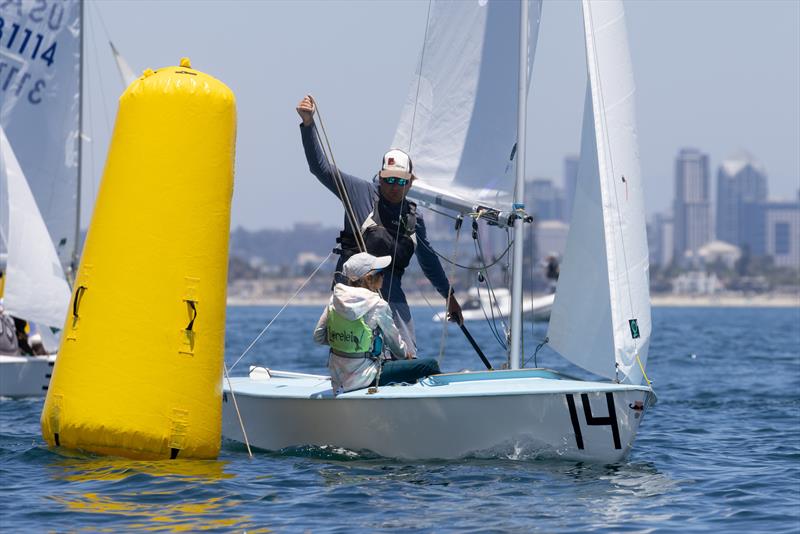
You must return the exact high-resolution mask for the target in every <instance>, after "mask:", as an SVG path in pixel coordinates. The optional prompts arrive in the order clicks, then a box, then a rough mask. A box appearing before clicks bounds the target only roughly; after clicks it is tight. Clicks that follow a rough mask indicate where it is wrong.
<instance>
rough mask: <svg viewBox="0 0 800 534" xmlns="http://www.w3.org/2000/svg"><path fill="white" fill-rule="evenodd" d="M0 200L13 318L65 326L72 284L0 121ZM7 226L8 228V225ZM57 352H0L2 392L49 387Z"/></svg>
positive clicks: (30, 392)
mask: <svg viewBox="0 0 800 534" xmlns="http://www.w3.org/2000/svg"><path fill="white" fill-rule="evenodd" d="M0 191H2V192H3V195H2V197H1V198H0V202H2V203H3V205H4V209H6V206H7V209H8V212H7V213H8V221H7V225H6V224H4V223H0V226H3V229H2V230H0V234H3V237H4V239H3V241H4V242H6V243H7V252H6V278H7V281H6V283H5V286H4V298H3V305H4V307H5V309H6V311H7V312H8V313H10V314H11V315H14V316H15V317H24V318H25V319H26V320H28V321H29V322H34V323H36V324H37V325H39V326H40V327H41V326H44V327H54V328H61V327H62V326H63V323H64V317H65V316H66V313H67V306H68V305H69V298H70V289H69V286H68V285H67V280H66V278H65V277H64V271H63V269H62V268H61V263H60V261H59V258H58V254H57V252H56V249H55V247H54V246H53V242H52V241H51V240H50V234H48V233H47V227H46V226H45V223H44V220H43V218H42V215H41V213H40V212H39V208H38V207H37V205H36V201H35V200H34V198H33V193H31V190H30V188H29V187H28V182H27V180H26V179H25V175H24V174H23V172H22V168H21V167H20V165H19V162H18V161H17V158H16V155H15V154H14V151H13V150H12V148H11V144H10V142H9V140H8V137H6V134H5V131H4V130H3V128H2V127H1V126H0ZM6 229H7V230H6ZM55 358H56V357H55V355H46V356H24V355H23V356H16V355H0V396H3V397H30V396H39V395H43V394H44V393H46V392H47V384H48V383H49V382H50V375H51V374H52V369H53V365H54V364H55Z"/></svg>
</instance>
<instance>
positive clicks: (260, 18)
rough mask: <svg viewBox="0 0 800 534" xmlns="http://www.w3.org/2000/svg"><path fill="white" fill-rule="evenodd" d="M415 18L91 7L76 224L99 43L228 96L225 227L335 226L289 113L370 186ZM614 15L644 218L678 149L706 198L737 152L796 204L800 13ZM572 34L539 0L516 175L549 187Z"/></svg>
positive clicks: (101, 121) (398, 98)
mask: <svg viewBox="0 0 800 534" xmlns="http://www.w3.org/2000/svg"><path fill="white" fill-rule="evenodd" d="M427 5H428V4H427V1H413V0H412V1H400V2H398V1H391V2H390V1H347V2H344V1H338V2H335V1H326V2H316V1H315V2H312V1H294V2H277V1H273V2H267V1H255V0H252V1H228V2H216V1H210V0H206V1H164V0H162V1H157V2H151V1H141V0H136V1H127V0H105V1H91V2H89V5H88V6H87V21H86V30H87V40H86V47H87V50H88V56H89V57H88V58H87V65H86V83H87V84H88V87H89V91H88V94H87V98H86V101H85V102H86V103H85V109H86V120H87V124H88V133H87V135H88V136H89V137H91V143H87V145H86V146H85V151H86V153H87V156H89V157H88V158H87V162H86V164H85V167H84V169H85V174H84V176H85V178H84V183H85V184H86V187H85V191H86V193H85V195H84V206H85V207H86V208H85V209H84V213H83V216H84V217H83V220H84V223H83V224H84V226H85V225H87V224H88V220H89V217H90V209H91V205H92V204H93V200H94V190H96V187H97V185H98V183H99V179H100V175H101V173H102V167H103V164H104V162H105V155H106V150H107V144H108V140H109V137H110V133H109V132H110V127H111V125H112V124H113V120H114V118H113V117H114V113H115V111H116V99H117V97H118V96H119V94H120V93H121V90H122V85H121V82H120V80H119V76H118V74H117V72H116V67H115V66H114V64H113V60H112V59H111V56H110V53H109V47H108V44H107V39H108V38H109V37H110V38H111V39H112V40H113V41H114V43H115V45H116V46H117V48H118V49H119V50H120V52H121V53H122V54H123V56H125V58H126V59H127V60H128V62H129V63H130V64H131V66H132V67H133V69H134V71H136V72H140V71H141V70H143V69H144V68H146V67H152V68H158V67H162V66H166V65H175V64H177V62H178V61H179V59H180V58H181V57H182V56H189V57H190V58H191V59H192V65H193V67H195V68H197V69H199V70H202V71H205V72H207V73H209V74H211V75H213V76H215V77H217V78H219V79H220V80H222V81H224V82H225V83H226V84H228V85H229V86H230V87H231V89H233V91H234V92H235V93H236V97H237V105H238V121H239V122H238V138H237V148H236V179H235V192H234V199H233V213H232V227H236V226H239V225H241V226H244V227H246V228H248V229H257V228H263V227H289V226H291V225H292V224H293V223H295V222H299V221H320V222H323V223H325V224H332V225H338V224H340V222H341V219H342V210H341V205H340V204H339V202H338V201H337V200H336V199H335V198H334V197H333V196H332V195H331V194H330V193H329V192H328V191H327V190H325V189H323V188H322V187H321V186H320V185H319V184H318V183H317V182H316V180H315V179H314V178H313V177H312V176H311V175H310V174H309V172H308V168H307V166H306V163H305V158H304V156H303V151H302V147H301V144H300V133H299V131H298V127H297V125H298V123H299V118H298V116H297V114H296V113H295V111H294V107H295V105H296V103H297V101H298V100H299V99H300V98H301V97H302V96H303V95H304V94H305V93H307V92H310V93H312V94H314V95H315V96H316V98H317V99H318V101H319V103H320V109H321V112H322V114H323V118H324V119H325V122H326V126H327V128H328V133H329V135H330V136H331V140H332V143H333V146H334V154H335V157H336V160H337V162H338V163H339V165H340V167H341V168H342V169H343V170H345V171H347V172H350V173H353V174H356V175H360V176H363V177H370V176H372V174H373V173H374V172H375V171H376V170H377V167H378V166H379V163H380V158H381V156H382V155H383V152H384V151H385V150H386V149H387V148H389V146H388V145H389V143H390V142H391V140H392V137H393V135H394V130H395V127H396V125H397V121H398V119H399V116H400V111H401V107H402V104H403V102H404V99H405V96H406V93H407V90H408V86H409V83H410V80H411V76H412V75H413V72H414V69H415V66H416V62H417V60H418V54H419V49H420V46H421V43H422V38H423V33H424V29H425V17H426V12H427ZM625 8H626V14H627V25H628V32H629V38H630V46H631V53H632V56H633V67H634V77H635V80H636V85H637V101H636V102H637V112H638V125H639V140H640V153H641V161H642V170H643V173H644V178H645V180H646V182H645V198H646V203H647V209H648V212H649V213H651V214H652V213H654V212H656V211H662V210H664V209H666V208H667V207H668V206H669V205H670V203H671V202H672V198H673V172H674V171H673V167H674V163H673V161H674V157H675V155H676V154H677V152H678V150H679V149H680V148H681V147H687V146H691V147H697V148H699V149H701V150H703V151H705V152H707V153H708V154H709V155H710V157H711V163H712V191H714V190H715V189H716V168H717V166H718V165H719V163H720V162H721V161H722V160H723V159H724V158H725V157H727V156H728V155H730V154H732V153H733V152H735V151H736V150H737V149H740V148H744V149H747V150H748V151H749V152H751V153H752V154H753V155H754V156H755V157H756V158H757V159H758V160H760V161H761V162H762V163H763V164H764V166H765V167H766V170H767V173H768V175H769V186H770V196H771V197H773V198H779V197H794V196H795V195H796V194H797V189H798V187H800V148H798V147H800V2H799V1H797V0H784V1H743V0H742V1H724V0H715V1H661V0H633V1H627V2H626V3H625ZM580 24H581V22H580V5H579V3H578V2H577V1H572V0H546V1H545V3H544V8H543V12H542V25H541V29H540V35H539V44H538V47H537V55H536V60H535V64H534V72H533V81H532V87H531V93H530V104H529V114H528V159H527V175H528V176H530V177H534V176H536V177H551V178H554V179H556V180H557V181H558V182H559V183H560V182H561V175H562V165H563V158H564V155H565V154H567V153H575V152H577V150H578V146H579V139H580V125H581V114H582V111H583V97H584V91H585V83H586V74H585V59H584V47H583V36H582V31H581V26H580ZM104 26H105V28H104ZM106 29H107V31H108V34H109V35H108V36H107V35H106ZM412 157H413V154H412Z"/></svg>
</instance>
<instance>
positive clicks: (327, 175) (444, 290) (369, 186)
mask: <svg viewBox="0 0 800 534" xmlns="http://www.w3.org/2000/svg"><path fill="white" fill-rule="evenodd" d="M315 129H316V126H314V125H312V126H308V127H306V126H303V125H302V124H301V125H300V133H301V136H302V139H303V148H304V149H305V153H306V160H307V161H308V169H309V170H310V171H311V174H313V175H314V176H316V177H317V180H319V181H320V183H321V184H322V185H324V186H325V187H326V188H328V190H329V191H330V192H331V193H333V194H334V195H335V196H336V197H337V198H339V192H338V190H337V188H336V183H335V181H334V174H333V170H332V169H331V168H330V166H329V165H328V162H327V160H326V159H325V155H324V154H323V152H322V148H321V147H320V146H319V142H318V141H317V135H316V132H315ZM340 175H341V177H342V181H343V182H344V187H345V189H346V190H347V195H348V197H349V198H350V204H351V205H352V206H353V211H354V212H355V216H356V219H357V224H359V225H361V224H362V223H363V222H364V220H366V218H367V217H368V216H369V214H370V212H372V209H373V208H374V206H375V202H376V200H377V199H378V188H379V184H378V183H377V181H376V180H371V181H368V180H364V179H361V178H357V177H355V176H353V175H351V174H347V173H345V172H341V170H340ZM398 210H399V206H398ZM344 230H345V231H346V232H351V233H354V229H353V228H352V227H351V226H350V221H348V220H347V216H346V215H345V217H344ZM355 231H358V228H356V229H355ZM416 234H417V247H416V249H415V251H414V255H415V256H416V257H417V261H418V262H419V265H420V267H421V268H422V272H423V273H424V274H425V276H426V277H427V278H428V280H430V282H431V284H433V287H435V288H436V291H438V292H439V294H440V295H442V297H444V298H447V294H448V292H449V291H450V283H449V282H448V280H447V276H446V275H445V272H444V269H443V268H442V264H441V263H440V262H439V258H438V257H437V256H436V254H435V253H434V252H433V248H432V247H431V245H430V243H428V239H427V232H426V230H425V221H424V220H423V218H422V214H421V213H419V212H417V227H416ZM342 263H343V261H342V258H341V257H340V258H339V262H338V263H337V265H336V270H337V271H341V269H342ZM401 279H402V276H398V275H394V276H393V275H392V272H391V271H387V272H386V275H385V276H384V279H383V288H382V290H381V293H382V294H383V297H384V298H385V299H386V300H387V301H388V302H389V305H390V306H391V307H392V310H393V311H394V312H395V315H398V314H399V315H400V319H401V320H403V321H405V320H410V317H411V315H410V311H408V304H407V301H406V296H405V293H404V292H403V288H402V281H401ZM390 288H391V291H390Z"/></svg>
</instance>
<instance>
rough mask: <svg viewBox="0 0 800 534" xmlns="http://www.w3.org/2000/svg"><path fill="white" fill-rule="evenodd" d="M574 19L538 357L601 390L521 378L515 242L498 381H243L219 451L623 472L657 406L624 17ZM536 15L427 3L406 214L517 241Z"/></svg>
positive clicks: (538, 374) (507, 5)
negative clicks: (547, 355) (582, 374)
mask: <svg viewBox="0 0 800 534" xmlns="http://www.w3.org/2000/svg"><path fill="white" fill-rule="evenodd" d="M582 8H583V9H582V11H583V26H584V28H583V29H584V37H585V45H586V58H587V72H588V83H587V89H586V101H585V109H584V119H583V133H582V139H581V161H580V171H579V176H578V185H577V191H576V198H575V208H574V209H573V213H575V214H576V215H575V218H574V220H573V223H572V226H571V229H570V235H569V237H568V244H567V248H566V252H565V257H564V260H563V262H562V265H561V277H560V278H559V281H558V286H557V289H556V294H555V302H554V303H553V309H552V314H551V319H550V323H549V327H548V341H547V342H548V344H549V346H550V348H552V349H554V350H555V351H556V352H558V353H559V354H560V355H561V356H563V357H564V358H565V359H567V360H569V361H570V362H572V363H574V364H576V365H578V366H580V367H582V368H584V369H586V370H587V371H590V372H591V373H593V374H595V375H597V376H598V379H597V380H578V379H574V378H570V377H568V376H565V375H563V374H560V373H557V372H555V371H551V370H548V369H524V368H520V360H521V345H522V343H521V334H522V328H521V326H522V313H521V312H522V258H523V255H522V246H523V243H522V241H523V240H522V239H515V240H514V242H513V263H512V285H511V316H510V321H511V327H510V330H511V332H510V337H511V340H510V341H511V342H510V350H509V355H508V357H509V369H506V370H494V371H480V372H459V373H448V374H441V375H435V376H430V377H428V378H425V379H423V380H421V381H419V382H418V383H416V384H413V385H405V384H404V385H391V386H381V387H378V388H369V389H364V390H358V391H352V392H348V393H344V394H341V395H338V396H336V397H334V396H333V394H332V392H331V386H330V380H329V378H328V377H326V376H322V375H308V374H300V373H292V372H284V371H276V370H273V369H268V368H265V367H253V368H251V371H250V373H249V376H246V377H236V378H231V379H230V381H229V382H228V383H226V384H225V386H224V397H223V399H224V402H223V436H225V437H227V438H228V439H231V440H234V441H239V442H244V441H245V440H246V438H245V434H246V436H247V439H248V440H249V442H250V443H251V444H252V445H254V446H256V447H258V448H261V449H267V450H279V449H282V448H286V447H293V446H304V445H316V446H322V445H332V446H338V447H344V448H347V449H350V450H356V451H361V450H368V451H372V452H373V453H377V454H379V455H382V456H386V457H397V458H404V459H437V458H439V459H449V458H461V457H467V456H472V455H479V456H480V455H484V454H487V453H488V454H490V455H491V454H493V451H494V453H495V454H496V453H497V452H498V451H500V452H502V451H508V450H509V449H511V450H520V449H523V450H529V451H535V452H536V454H537V455H542V456H555V457H560V458H568V459H577V460H588V461H593V462H616V461H620V460H621V459H623V458H624V457H625V456H626V454H627V453H628V452H629V451H630V449H631V447H632V446H633V442H634V439H635V437H636V434H637V431H638V429H639V425H640V423H641V422H642V419H643V416H644V414H645V412H646V411H647V409H648V408H649V407H650V406H652V405H653V404H654V403H655V400H656V397H655V394H654V392H653V389H652V387H651V385H650V383H649V381H648V380H647V378H646V376H645V366H646V363H647V352H648V346H649V340H650V333H651V328H650V302H649V294H648V283H647V282H648V280H647V276H648V275H647V269H648V263H647V261H648V260H647V244H646V237H645V223H644V209H643V194H642V186H641V173H640V170H639V162H638V153H637V148H636V133H635V121H634V109H633V95H634V85H633V77H632V72H631V71H632V69H631V62H630V54H629V51H628V45H627V34H626V29H625V18H624V11H623V6H622V3H621V1H619V0H612V1H607V2H592V1H590V0H583V1H582ZM540 15H541V2H539V1H532V2H528V1H527V0H523V1H522V2H513V3H512V2H499V1H491V0H489V1H488V2H487V1H480V2H434V3H433V4H432V6H431V10H430V15H429V17H430V18H429V21H428V28H429V29H428V30H427V31H426V37H425V43H424V47H423V52H422V54H421V60H420V64H419V68H418V72H417V76H416V78H415V80H414V82H413V83H412V87H411V90H410V92H409V95H410V96H409V99H408V102H407V104H406V106H405V110H404V111H403V115H402V117H401V120H400V125H399V126H398V130H397V133H396V135H395V140H394V143H393V144H394V146H399V147H403V146H407V147H410V151H411V153H412V154H413V155H414V158H415V159H414V161H415V169H416V170H418V175H419V176H420V179H419V180H418V183H417V182H415V184H414V187H413V188H412V190H411V193H409V195H410V196H411V195H412V194H413V196H414V199H415V200H416V201H417V202H419V203H420V204H423V205H426V204H427V205H435V206H437V207H438V208H439V209H441V208H446V209H450V210H452V211H455V212H458V213H460V214H462V215H463V216H464V217H471V218H472V220H473V221H476V222H480V223H481V224H489V225H491V226H498V227H501V228H503V227H510V228H512V229H513V235H516V236H522V235H523V228H524V225H525V224H527V221H529V220H530V218H529V217H528V216H527V214H526V213H525V211H524V205H523V201H522V199H523V198H524V196H523V187H524V171H525V163H524V156H525V150H524V147H525V113H526V104H527V100H526V99H527V92H528V79H529V76H528V74H529V71H530V70H531V65H532V60H533V55H534V52H535V45H536V40H537V35H538V28H539V21H540ZM515 27H518V28H519V31H518V32H516V31H514V28H515ZM529 37H530V39H529ZM515 124H516V128H515ZM412 135H413V138H414V139H413V140H414V141H416V142H417V144H413V143H412V139H411V137H412ZM512 168H513V170H514V173H513V176H512V173H511V172H510V169H512ZM239 416H241V418H239ZM240 421H241V423H240Z"/></svg>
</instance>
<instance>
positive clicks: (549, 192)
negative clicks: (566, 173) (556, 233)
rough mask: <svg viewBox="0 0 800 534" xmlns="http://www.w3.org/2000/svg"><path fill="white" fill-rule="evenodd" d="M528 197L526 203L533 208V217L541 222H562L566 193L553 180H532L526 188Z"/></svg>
mask: <svg viewBox="0 0 800 534" xmlns="http://www.w3.org/2000/svg"><path fill="white" fill-rule="evenodd" d="M525 195H526V197H528V198H527V199H526V201H525V203H526V204H527V205H529V206H531V207H532V208H533V213H532V215H533V216H534V217H536V218H537V219H538V220H540V221H552V220H558V221H560V220H562V218H563V213H564V192H563V191H562V190H561V188H559V187H557V186H556V185H555V184H554V183H553V180H550V179H548V178H537V179H534V180H530V181H529V182H528V183H527V185H526V187H525Z"/></svg>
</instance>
